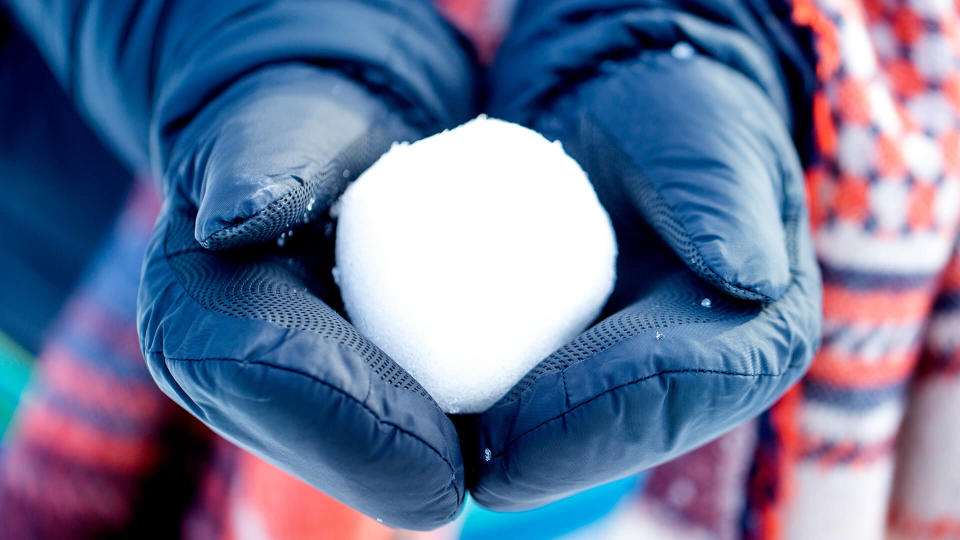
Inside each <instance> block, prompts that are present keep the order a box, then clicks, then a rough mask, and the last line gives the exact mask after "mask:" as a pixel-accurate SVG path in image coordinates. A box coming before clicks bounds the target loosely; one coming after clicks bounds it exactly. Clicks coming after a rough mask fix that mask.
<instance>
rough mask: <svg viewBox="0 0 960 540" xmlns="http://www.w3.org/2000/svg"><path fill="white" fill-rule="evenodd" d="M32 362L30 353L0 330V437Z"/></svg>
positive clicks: (25, 382)
mask: <svg viewBox="0 0 960 540" xmlns="http://www.w3.org/2000/svg"><path fill="white" fill-rule="evenodd" d="M32 364H33V359H32V357H31V356H30V354H28V353H27V352H26V351H24V350H23V349H22V348H21V347H20V346H19V345H17V344H16V343H14V342H13V340H11V339H10V338H8V337H7V336H6V335H5V334H3V333H2V332H0V439H2V438H3V435H4V433H5V432H6V430H7V427H8V425H9V423H10V420H11V419H12V418H13V413H14V411H15V410H16V408H17V403H18V402H19V401H20V395H21V394H22V393H23V390H24V388H26V386H27V381H28V380H29V379H30V370H31V366H32Z"/></svg>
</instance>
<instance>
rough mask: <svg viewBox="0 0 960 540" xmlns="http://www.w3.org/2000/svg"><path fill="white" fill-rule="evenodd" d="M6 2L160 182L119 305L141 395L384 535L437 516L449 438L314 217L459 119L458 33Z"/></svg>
mask: <svg viewBox="0 0 960 540" xmlns="http://www.w3.org/2000/svg"><path fill="white" fill-rule="evenodd" d="M8 4H9V7H10V8H11V11H12V13H14V14H15V15H16V16H17V18H18V21H19V23H20V24H21V25H22V26H23V28H24V29H25V30H26V31H27V32H28V33H29V34H31V35H32V37H33V38H34V41H35V42H36V44H37V45H38V47H39V48H40V50H41V52H42V53H43V54H44V56H45V57H46V60H47V63H48V65H49V66H50V67H51V68H52V70H53V71H54V73H55V74H56V76H57V78H58V79H59V80H60V82H61V83H63V85H64V86H65V87H66V88H67V89H68V91H69V94H70V96H71V98H73V100H75V102H76V103H77V105H78V108H79V110H80V111H82V113H83V114H84V115H85V116H86V118H87V119H89V120H90V121H91V122H92V123H93V124H94V127H95V128H96V129H97V130H98V131H99V133H100V135H102V136H103V137H104V139H105V140H106V141H107V142H108V143H109V145H110V146H111V147H112V149H113V150H115V151H116V153H117V154H119V155H120V156H122V157H123V158H124V159H125V160H126V161H127V162H128V163H129V164H131V165H132V166H133V167H136V168H138V169H144V168H146V166H147V165H149V166H150V167H151V168H152V170H153V172H154V175H156V176H157V177H158V178H160V179H161V181H162V182H161V183H162V185H163V188H164V206H163V210H162V212H161V216H160V218H159V220H158V222H157V226H156V229H155V232H154V236H153V238H152V241H151V244H150V246H149V250H148V254H147V257H146V260H145V263H144V267H143V271H142V277H141V286H140V294H139V300H138V302H139V305H138V331H139V333H140V343H141V347H142V350H143V353H144V356H145V357H146V360H147V364H148V366H149V368H150V371H151V373H152V375H153V376H154V378H155V379H156V381H157V383H158V384H159V385H160V387H161V388H162V389H163V390H164V391H165V392H166V393H167V394H169V395H170V396H171V397H172V398H173V399H174V400H176V401H177V402H178V403H180V404H181V405H183V406H184V407H185V408H187V409H188V410H189V411H190V412H192V413H193V414H194V415H196V416H197V417H198V418H200V419H201V420H203V421H204V422H205V423H206V424H207V425H208V426H209V427H211V428H212V429H213V430H215V431H216V432H218V433H220V434H221V435H223V436H224V437H226V438H228V439H230V440H232V441H234V442H236V443H237V444H239V445H240V446H242V447H243V448H245V449H247V450H249V451H251V452H253V453H255V454H257V455H258V456H260V457H262V458H263V459H265V460H266V461H269V462H270V463H273V464H275V465H277V466H278V467H280V468H281V469H284V470H286V471H288V472H290V473H292V474H293V475H294V476H296V477H298V478H301V479H303V480H305V481H306V482H308V483H309V484H311V485H313V486H315V487H317V488H318V489H320V490H322V491H324V492H326V493H328V494H329V495H331V496H333V497H335V498H337V499H339V500H340V501H342V502H344V503H346V504H348V505H350V506H352V507H354V508H356V509H357V510H360V511H361V512H364V513H366V514H368V515H370V516H372V517H374V518H379V519H381V520H382V521H383V522H384V523H385V524H388V525H392V526H397V527H405V528H415V529H424V528H433V527H436V526H438V525H441V524H443V523H446V522H448V521H450V520H452V519H453V518H454V517H455V516H456V514H457V513H458V512H459V510H460V508H461V506H462V504H463V500H464V493H465V489H464V469H463V465H462V459H461V455H460V448H459V444H458V441H457V435H456V432H455V430H454V427H453V425H452V424H451V422H450V420H449V419H448V418H447V417H446V416H445V415H444V414H443V413H442V412H441V411H440V409H439V408H438V407H437V406H436V404H435V403H434V402H433V400H431V399H430V398H429V397H427V396H426V395H425V393H424V392H423V390H422V389H421V388H420V387H419V385H417V384H416V383H415V382H414V381H413V380H411V379H410V377H409V376H408V375H407V374H406V373H405V372H404V371H403V370H402V369H400V368H399V367H398V366H397V365H396V364H394V363H393V361H392V360H390V359H389V358H387V357H386V356H385V355H384V354H383V353H382V352H381V351H380V350H379V349H377V348H376V347H375V346H374V345H373V344H371V343H370V342H369V341H367V340H366V339H364V338H363V337H362V336H360V335H358V334H357V332H356V331H355V330H354V329H353V328H352V327H351V326H350V325H349V324H347V323H346V322H345V321H344V320H343V318H342V317H341V316H340V315H339V314H338V313H337V311H336V310H335V306H336V303H337V301H338V300H337V299H338V295H337V294H336V288H335V286H334V285H333V284H332V283H331V275H330V274H331V267H332V261H331V258H330V243H331V241H332V240H331V239H330V238H329V234H328V233H330V232H331V231H330V230H329V228H328V226H329V223H328V220H327V219H326V218H325V216H326V215H327V213H328V210H329V205H330V204H331V202H332V201H333V200H334V199H335V198H336V197H337V196H338V195H339V193H340V191H341V190H342V189H343V188H344V187H345V186H346V185H347V183H348V182H350V181H351V180H352V179H354V178H355V177H356V176H357V175H358V174H360V173H361V172H362V171H363V170H364V169H365V168H366V167H368V166H369V165H370V164H371V163H372V162H373V161H374V160H375V159H377V158H378V157H379V156H380V155H381V154H382V153H383V152H384V151H386V150H387V149H388V148H389V147H390V145H391V144H392V143H393V142H394V141H400V140H411V139H416V138H419V137H422V136H424V135H427V134H429V133H431V132H434V131H439V130H441V129H444V128H446V127H452V126H454V125H457V124H459V123H461V122H463V121H465V120H466V119H467V118H469V117H470V116H472V115H473V113H474V112H475V106H476V103H475V92H476V88H475V86H476V80H475V77H476V72H475V71H476V66H475V64H474V59H473V58H472V56H471V54H470V53H469V51H468V49H467V47H465V46H464V43H463V38H462V37H461V36H460V35H459V34H457V33H456V31H454V30H453V29H452V28H451V27H450V26H449V25H448V24H447V23H446V22H445V21H444V20H443V18H442V17H441V16H440V14H439V13H437V11H436V9H435V8H434V7H433V5H432V4H431V3H430V1H429V0H324V1H323V2H302V1H299V0H276V1H272V2H260V1H257V0H229V1H227V0H213V1H210V2H202V3H198V2H194V1H191V0H158V1H156V2H143V1H142V0H61V1H58V2H56V3H51V4H49V5H48V4H47V3H42V2H40V3H38V2H35V1H33V0H11V1H10V2H8ZM90 189H97V187H95V186H90ZM287 231H293V237H292V238H291V237H290V235H289V234H285V233H287ZM281 243H282V244H284V246H280V245H278V244H281ZM384 271H389V269H384ZM331 306H333V307H331Z"/></svg>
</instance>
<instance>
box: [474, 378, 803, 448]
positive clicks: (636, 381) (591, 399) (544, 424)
mask: <svg viewBox="0 0 960 540" xmlns="http://www.w3.org/2000/svg"><path fill="white" fill-rule="evenodd" d="M792 369H796V366H792V365H791V366H788V367H787V369H785V370H783V371H782V372H780V373H740V372H736V371H722V370H712V369H672V370H669V369H668V370H663V371H658V372H656V373H652V374H650V375H645V376H643V377H641V378H639V379H635V380H633V381H628V382H625V383H622V384H618V385H617V386H614V387H613V388H608V389H606V390H604V391H603V392H600V393H599V394H597V395H595V396H593V397H591V398H589V399H587V400H585V401H581V402H580V403H577V404H576V405H574V406H573V407H570V408H569V409H567V410H566V411H564V412H562V413H560V414H558V415H556V416H553V417H551V418H548V419H546V420H544V421H543V422H540V423H539V424H537V425H536V426H533V427H532V428H530V429H528V430H526V431H524V432H523V433H521V434H520V435H517V436H516V437H514V438H513V439H511V440H510V441H509V442H508V443H507V444H506V445H504V448H503V450H501V451H499V452H497V453H495V454H493V456H492V457H493V458H498V457H501V456H503V455H504V454H506V453H507V449H508V448H509V447H510V446H513V444H514V443H515V442H517V441H519V440H520V439H522V438H523V437H525V436H527V435H529V434H530V433H532V432H534V431H537V430H538V429H540V428H542V427H544V426H546V425H547V424H549V423H552V422H553V421H554V420H559V419H561V418H563V417H564V416H566V415H567V414H569V413H571V412H573V411H575V410H576V409H578V408H580V407H582V406H584V405H587V404H588V403H591V402H593V401H595V400H597V399H599V398H601V397H603V396H605V395H606V394H609V393H612V392H614V391H617V390H620V389H621V388H624V387H627V386H631V385H634V384H638V383H642V382H644V381H648V380H650V379H654V378H657V377H662V376H664V375H673V374H687V373H707V374H713V375H729V376H732V377H752V378H760V377H777V378H779V377H782V376H783V375H784V374H786V373H787V372H788V371H790V370H792Z"/></svg>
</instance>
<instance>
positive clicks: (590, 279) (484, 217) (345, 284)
mask: <svg viewBox="0 0 960 540" xmlns="http://www.w3.org/2000/svg"><path fill="white" fill-rule="evenodd" d="M337 213H338V219H339V223H338V225H337V241H336V259H337V263H336V264H337V268H336V270H335V275H336V276H337V280H338V284H339V286H340V290H341V293H342V294H343V300H344V304H345V307H346V310H347V313H348V315H349V316H350V319H351V321H352V322H353V324H354V325H355V326H356V327H357V329H358V330H359V331H360V333H361V334H363V335H365V336H367V337H368V338H369V339H370V340H372V341H373V342H374V343H376V344H377V345H378V346H379V347H380V348H381V349H383V351H384V352H386V353H387V354H388V355H390V356H391V357H392V358H393V359H394V360H395V361H396V362H397V363H398V364H400V365H401V366H403V367H404V369H406V370H407V371H408V372H409V373H410V374H411V375H412V376H413V377H414V378H415V379H417V381H419V382H420V384H422V385H423V387H424V388H425V389H426V390H427V392H429V393H430V395H431V396H433V398H434V399H435V400H436V401H437V403H438V404H439V405H440V407H441V408H442V409H443V410H444V411H446V412H449V413H472V412H481V411H484V410H486V409H487V408H489V407H490V406H491V405H493V404H494V403H495V402H496V401H497V400H498V399H500V398H501V397H502V396H503V395H504V394H506V393H507V391H509V390H510V388H511V387H513V385H514V384H516V383H517V381H519V380H520V379H522V378H523V376H524V375H525V374H526V373H527V372H528V371H529V370H530V369H531V368H533V367H534V366H535V365H536V364H537V363H538V362H540V361H541V360H542V359H544V358H545V357H547V356H548V355H549V354H550V353H551V352H553V351H554V350H556V349H557V348H558V347H560V346H561V345H563V344H564V343H566V342H567V341H569V340H570V339H572V338H574V337H576V335H577V334H578V333H579V332H581V331H582V330H583V329H584V328H586V327H587V325H589V324H590V323H591V322H593V320H594V319H596V317H597V315H598V314H599V312H600V309H601V308H602V307H603V305H604V303H605V302H606V299H607V297H608V296H609V295H610V292H611V291H612V290H613V284H614V281H615V279H616V268H615V262H616V256H617V245H616V239H615V238H614V233H613V228H612V227H611V224H610V218H609V217H608V216H607V214H606V212H605V211H604V209H603V207H601V206H600V202H599V201H598V200H597V196H596V194H595V193H594V191H593V188H592V186H591V185H590V183H589V181H588V180H587V177H586V175H585V174H584V172H583V170H582V169H581V168H580V166H579V165H577V163H576V162H575V161H574V160H573V159H571V158H570V157H569V156H567V155H566V153H564V151H563V148H562V147H561V146H560V144H559V143H551V142H549V141H547V140H546V139H545V138H543V137H542V136H541V135H540V134H538V133H536V132H534V131H531V130H529V129H527V128H524V127H521V126H518V125H516V124H511V123H508V122H504V121H500V120H494V119H488V118H486V117H483V116H481V117H480V118H478V119H476V120H473V121H471V122H469V123H467V124H464V125H462V126H460V127H458V128H456V129H454V130H451V131H445V132H443V133H440V134H438V135H434V136H433V137H429V138H427V139H423V140H421V141H418V142H416V143H413V144H398V145H395V146H394V147H393V148H392V149H391V150H390V151H389V152H388V153H387V154H385V155H384V156H383V157H381V158H380V160H379V161H377V162H376V163H375V164H374V165H373V166H372V167H370V169H368V170H367V172H366V173H364V174H363V175H361V176H360V178H359V179H357V181H356V182H354V183H353V184H352V185H351V186H350V187H349V188H348V189H347V191H346V192H345V193H344V195H343V197H341V199H340V201H339V203H338V210H337Z"/></svg>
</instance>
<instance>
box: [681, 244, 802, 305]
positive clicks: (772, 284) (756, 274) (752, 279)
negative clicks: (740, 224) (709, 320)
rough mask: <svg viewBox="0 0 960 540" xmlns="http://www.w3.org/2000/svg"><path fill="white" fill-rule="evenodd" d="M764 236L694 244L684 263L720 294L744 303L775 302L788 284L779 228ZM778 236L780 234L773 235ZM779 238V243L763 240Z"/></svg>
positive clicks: (787, 264) (787, 263) (787, 273)
mask: <svg viewBox="0 0 960 540" xmlns="http://www.w3.org/2000/svg"><path fill="white" fill-rule="evenodd" d="M777 229H778V230H777V231H767V233H766V234H757V235H749V236H747V235H738V236H737V237H738V238H741V239H742V240H741V241H734V240H733V239H731V238H714V239H712V240H710V241H707V242H702V243H697V242H696V240H694V242H695V243H697V244H698V245H697V255H698V257H694V258H693V260H688V261H687V262H688V264H689V265H690V266H692V267H693V270H694V271H696V272H697V273H698V274H700V275H701V276H702V277H705V278H707V279H708V280H709V281H711V282H713V283H714V285H716V286H718V287H719V288H721V289H722V290H724V292H727V293H729V294H731V295H733V296H736V297H739V298H744V299H746V300H759V301H765V302H772V301H775V300H778V299H779V298H780V297H782V296H783V294H784V293H785V292H786V290H787V287H788V286H789V285H790V265H789V260H788V258H787V252H786V249H785V247H784V243H783V239H782V236H783V235H782V229H780V226H779V225H778V226H777ZM777 233H780V234H777ZM769 236H780V237H781V240H780V241H779V242H777V241H776V240H775V239H770V238H765V237H769Z"/></svg>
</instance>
